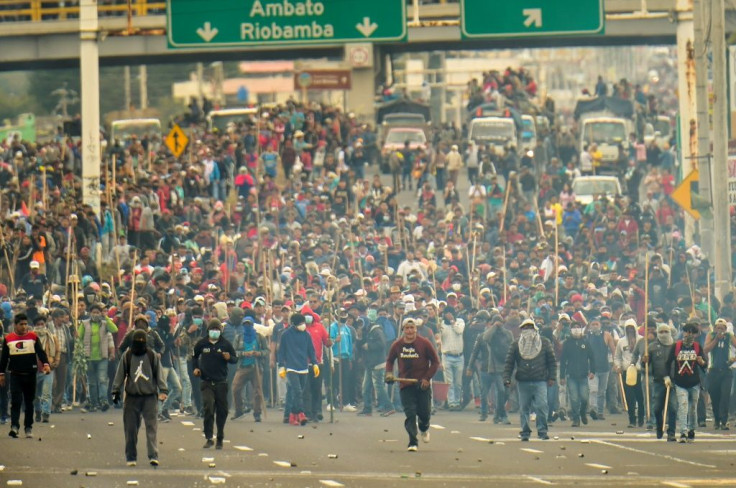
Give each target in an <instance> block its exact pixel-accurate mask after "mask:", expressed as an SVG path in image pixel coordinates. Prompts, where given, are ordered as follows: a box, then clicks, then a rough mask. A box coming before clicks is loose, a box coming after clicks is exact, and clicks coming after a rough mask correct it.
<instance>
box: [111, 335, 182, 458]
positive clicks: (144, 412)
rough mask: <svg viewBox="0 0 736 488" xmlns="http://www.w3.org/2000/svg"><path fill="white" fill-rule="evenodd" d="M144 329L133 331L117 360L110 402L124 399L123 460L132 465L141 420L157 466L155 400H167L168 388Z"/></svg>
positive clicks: (135, 453) (156, 406) (149, 456)
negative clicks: (125, 348)
mask: <svg viewBox="0 0 736 488" xmlns="http://www.w3.org/2000/svg"><path fill="white" fill-rule="evenodd" d="M146 343H147V338H146V332H145V331H144V330H141V329H137V330H135V331H134V332H133V334H132V341H131V345H130V349H129V351H128V352H126V353H125V354H123V355H122V359H121V360H120V361H119V362H118V367H117V371H116V373H115V379H114V380H113V383H112V401H113V403H115V404H116V405H117V404H118V403H120V399H121V395H120V393H121V390H124V391H125V400H124V402H123V430H124V431H125V459H126V462H127V463H128V466H135V465H136V459H137V454H138V450H137V449H138V448H137V445H138V429H139V428H140V425H141V419H143V423H144V424H145V425H146V448H147V450H148V460H149V462H150V464H151V465H152V466H158V464H159V463H158V442H157V440H156V437H157V433H158V400H161V401H162V402H163V401H165V400H166V397H167V394H168V389H167V387H166V380H165V379H164V371H163V368H162V367H161V362H160V360H159V358H158V355H157V354H155V353H153V351H152V350H151V349H150V348H149V347H148V346H147V344H146Z"/></svg>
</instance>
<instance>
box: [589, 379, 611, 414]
mask: <svg viewBox="0 0 736 488" xmlns="http://www.w3.org/2000/svg"><path fill="white" fill-rule="evenodd" d="M609 374H610V371H604V372H601V373H595V377H593V379H592V380H589V387H590V390H592V389H593V388H592V386H593V385H597V387H598V388H597V389H596V394H595V411H596V413H597V414H598V415H603V407H604V406H605V404H606V390H607V389H608V375H609Z"/></svg>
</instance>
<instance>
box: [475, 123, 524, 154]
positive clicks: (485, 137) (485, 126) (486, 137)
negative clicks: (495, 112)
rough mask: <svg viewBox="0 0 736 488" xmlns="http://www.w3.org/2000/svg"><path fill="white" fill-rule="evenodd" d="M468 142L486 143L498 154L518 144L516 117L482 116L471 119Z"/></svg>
mask: <svg viewBox="0 0 736 488" xmlns="http://www.w3.org/2000/svg"><path fill="white" fill-rule="evenodd" d="M468 142H473V143H475V144H485V145H487V146H488V147H489V149H492V150H493V151H494V152H496V153H497V154H503V152H504V151H505V148H506V147H509V146H517V145H518V134H517V132H516V125H515V124H514V119H511V118H505V117H481V118H478V119H473V120H471V121H470V126H469V127H468Z"/></svg>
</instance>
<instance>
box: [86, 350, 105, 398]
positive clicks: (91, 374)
mask: <svg viewBox="0 0 736 488" xmlns="http://www.w3.org/2000/svg"><path fill="white" fill-rule="evenodd" d="M107 362H108V360H107V359H100V360H97V361H91V360H90V361H87V388H88V395H87V403H88V404H89V405H90V406H94V405H104V404H105V403H107Z"/></svg>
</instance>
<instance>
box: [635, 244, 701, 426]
mask: <svg viewBox="0 0 736 488" xmlns="http://www.w3.org/2000/svg"><path fill="white" fill-rule="evenodd" d="M644 266H645V269H644V355H645V356H647V357H649V337H648V334H647V319H648V315H649V253H648V252H647V253H646V254H645V255H644ZM693 306H694V304H693ZM644 381H645V382H646V383H645V385H644V386H645V389H646V396H647V399H646V400H647V419H649V418H651V410H650V405H649V361H647V362H646V363H645V364H644Z"/></svg>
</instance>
